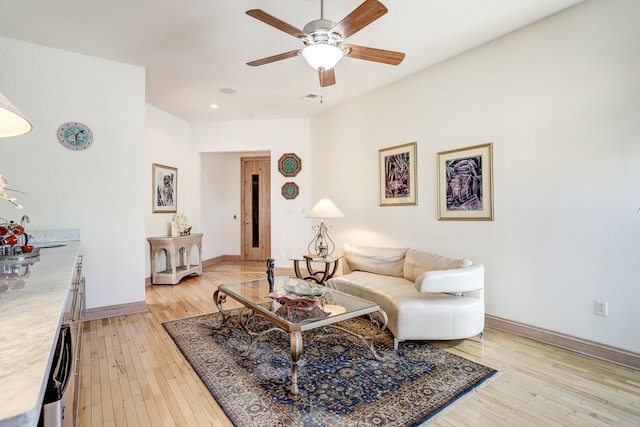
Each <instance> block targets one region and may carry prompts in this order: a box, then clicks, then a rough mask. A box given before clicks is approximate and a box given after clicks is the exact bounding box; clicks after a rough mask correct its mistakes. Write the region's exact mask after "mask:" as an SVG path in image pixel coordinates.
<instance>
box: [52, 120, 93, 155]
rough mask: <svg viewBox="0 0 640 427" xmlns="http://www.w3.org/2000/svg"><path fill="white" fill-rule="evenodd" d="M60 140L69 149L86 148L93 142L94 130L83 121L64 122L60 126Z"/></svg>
mask: <svg viewBox="0 0 640 427" xmlns="http://www.w3.org/2000/svg"><path fill="white" fill-rule="evenodd" d="M58 141H60V144H62V146H63V147H66V148H68V149H69V150H73V151H80V150H86V149H87V148H89V147H90V146H91V144H92V143H93V132H91V129H89V126H87V125H85V124H82V123H78V122H67V123H63V124H61V125H60V127H59V128H58Z"/></svg>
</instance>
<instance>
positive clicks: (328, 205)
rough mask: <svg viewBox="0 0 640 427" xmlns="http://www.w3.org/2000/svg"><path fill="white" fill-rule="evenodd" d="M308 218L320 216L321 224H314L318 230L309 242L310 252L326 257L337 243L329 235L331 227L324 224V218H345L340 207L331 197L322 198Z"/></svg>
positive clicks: (314, 229) (314, 228) (315, 229)
mask: <svg viewBox="0 0 640 427" xmlns="http://www.w3.org/2000/svg"><path fill="white" fill-rule="evenodd" d="M306 217H307V218H320V219H321V221H320V225H314V226H313V231H315V232H316V235H315V237H314V238H313V239H312V240H311V242H309V246H308V247H307V249H308V250H309V254H311V255H316V256H321V257H326V256H328V255H331V254H332V253H333V251H334V250H335V247H336V245H335V243H333V240H331V238H330V237H329V233H328V231H329V229H328V228H327V226H326V225H324V221H322V219H325V218H344V215H343V214H342V212H340V209H338V207H337V206H336V205H335V204H334V203H333V202H332V201H331V200H329V199H321V200H320V201H319V202H318V203H316V205H315V206H314V207H313V209H311V210H310V211H309V213H308V214H307V216H306Z"/></svg>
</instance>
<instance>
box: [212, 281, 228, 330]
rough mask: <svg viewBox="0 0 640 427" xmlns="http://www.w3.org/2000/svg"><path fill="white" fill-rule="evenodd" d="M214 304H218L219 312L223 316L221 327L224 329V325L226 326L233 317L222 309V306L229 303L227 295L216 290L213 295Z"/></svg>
mask: <svg viewBox="0 0 640 427" xmlns="http://www.w3.org/2000/svg"><path fill="white" fill-rule="evenodd" d="M213 302H214V303H215V304H216V307H218V311H219V312H220V314H222V321H221V322H220V327H222V325H224V324H225V323H226V322H227V320H229V319H230V318H231V316H229V315H228V314H227V313H226V312H225V311H224V309H223V308H222V304H224V303H225V302H227V294H225V293H224V292H220V291H219V290H217V289H216V291H215V292H214V293H213Z"/></svg>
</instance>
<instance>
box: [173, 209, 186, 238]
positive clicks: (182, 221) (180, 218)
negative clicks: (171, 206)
mask: <svg viewBox="0 0 640 427" xmlns="http://www.w3.org/2000/svg"><path fill="white" fill-rule="evenodd" d="M189 234H191V226H190V225H189V220H188V219H187V216H186V215H185V214H183V213H177V214H175V215H174V216H173V220H172V221H171V236H174V237H175V236H188V235H189Z"/></svg>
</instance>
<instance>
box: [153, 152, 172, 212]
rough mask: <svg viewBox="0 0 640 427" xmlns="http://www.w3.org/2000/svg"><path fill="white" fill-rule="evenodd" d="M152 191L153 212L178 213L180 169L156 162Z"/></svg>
mask: <svg viewBox="0 0 640 427" xmlns="http://www.w3.org/2000/svg"><path fill="white" fill-rule="evenodd" d="M151 192H152V193H151V194H152V197H153V213H176V212H177V211H178V169H177V168H172V167H170V166H164V165H159V164H157V163H154V164H153V179H152V188H151Z"/></svg>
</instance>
